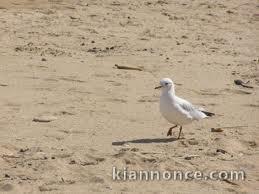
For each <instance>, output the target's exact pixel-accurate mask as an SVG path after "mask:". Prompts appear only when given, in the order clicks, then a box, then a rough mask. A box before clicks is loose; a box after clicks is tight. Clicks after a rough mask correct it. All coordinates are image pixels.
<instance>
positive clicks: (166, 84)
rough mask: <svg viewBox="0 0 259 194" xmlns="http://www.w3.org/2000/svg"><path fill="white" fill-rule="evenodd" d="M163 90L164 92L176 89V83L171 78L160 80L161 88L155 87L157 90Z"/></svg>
mask: <svg viewBox="0 0 259 194" xmlns="http://www.w3.org/2000/svg"><path fill="white" fill-rule="evenodd" d="M159 88H162V90H166V91H168V90H171V89H172V88H174V82H173V81H172V80H171V79H170V78H163V79H161V80H160V86H157V87H155V89H159Z"/></svg>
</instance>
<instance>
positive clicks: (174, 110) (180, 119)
mask: <svg viewBox="0 0 259 194" xmlns="http://www.w3.org/2000/svg"><path fill="white" fill-rule="evenodd" d="M159 88H161V89H162V93H161V96H160V112H161V114H162V116H163V117H164V118H165V119H166V120H167V121H169V122H170V123H172V124H174V126H173V127H171V128H169V130H168V132H167V136H172V129H173V128H175V127H178V126H180V128H179V129H180V131H179V135H178V139H179V138H180V136H181V132H182V128H183V127H182V126H183V125H186V124H189V123H191V122H192V121H194V120H200V119H204V118H207V117H211V116H213V115H215V114H214V113H211V112H207V111H205V110H203V109H201V108H196V107H195V106H193V105H192V104H191V103H190V102H188V101H187V100H184V99H182V98H180V97H178V96H176V95H175V89H174V82H173V81H172V80H171V79H170V78H163V79H161V80H160V86H158V87H155V89H159Z"/></svg>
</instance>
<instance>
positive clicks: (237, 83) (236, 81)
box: [234, 79, 254, 88]
mask: <svg viewBox="0 0 259 194" xmlns="http://www.w3.org/2000/svg"><path fill="white" fill-rule="evenodd" d="M248 82H249V81H247V82H246V83H244V82H243V81H242V80H240V79H235V80H234V83H235V84H236V85H239V86H243V87H245V88H254V87H253V86H247V85H245V84H247V83H248Z"/></svg>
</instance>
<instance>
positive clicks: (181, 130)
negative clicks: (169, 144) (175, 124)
mask: <svg viewBox="0 0 259 194" xmlns="http://www.w3.org/2000/svg"><path fill="white" fill-rule="evenodd" d="M182 128H183V127H182V126H180V131H179V135H178V139H180V136H181V133H182Z"/></svg>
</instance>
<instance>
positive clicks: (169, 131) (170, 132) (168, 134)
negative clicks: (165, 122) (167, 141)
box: [167, 125, 177, 136]
mask: <svg viewBox="0 0 259 194" xmlns="http://www.w3.org/2000/svg"><path fill="white" fill-rule="evenodd" d="M175 127H177V125H175V126H173V127H170V129H169V130H168V132H167V136H172V129H173V128H175Z"/></svg>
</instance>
